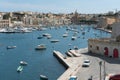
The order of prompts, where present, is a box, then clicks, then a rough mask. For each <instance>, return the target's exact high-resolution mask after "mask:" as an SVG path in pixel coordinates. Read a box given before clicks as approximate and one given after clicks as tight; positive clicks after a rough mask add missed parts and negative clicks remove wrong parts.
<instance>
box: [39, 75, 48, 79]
mask: <svg viewBox="0 0 120 80" xmlns="http://www.w3.org/2000/svg"><path fill="white" fill-rule="evenodd" d="M40 80H48V77H47V76H45V75H40Z"/></svg>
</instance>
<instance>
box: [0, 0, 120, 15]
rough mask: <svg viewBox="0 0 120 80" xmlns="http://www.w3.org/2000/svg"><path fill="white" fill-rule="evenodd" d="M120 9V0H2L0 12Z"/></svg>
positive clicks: (89, 11) (96, 11)
mask: <svg viewBox="0 0 120 80" xmlns="http://www.w3.org/2000/svg"><path fill="white" fill-rule="evenodd" d="M115 9H118V10H120V0H0V12H10V11H34V12H45V13H48V12H52V13H71V12H74V11H75V10H77V11H78V12H79V13H106V12H108V11H115Z"/></svg>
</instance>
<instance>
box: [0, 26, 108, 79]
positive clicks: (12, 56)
mask: <svg viewBox="0 0 120 80" xmlns="http://www.w3.org/2000/svg"><path fill="white" fill-rule="evenodd" d="M70 27H72V29H71V30H67V29H68V28H67V27H66V26H63V27H60V28H48V29H47V30H43V31H33V32H31V33H11V34H8V33H7V34H6V33H0V80H8V79H9V80H40V76H39V75H41V74H42V75H46V76H47V77H48V78H49V80H56V79H57V78H58V77H59V76H60V75H61V74H62V73H63V72H64V71H65V70H66V69H65V68H64V67H63V65H62V64H60V63H59V62H58V61H57V59H56V58H55V57H54V56H53V50H58V51H60V52H62V53H63V54H64V55H65V52H66V51H67V50H69V49H73V48H74V46H77V47H78V48H85V47H87V40H88V39H89V38H100V37H110V34H109V33H107V32H104V31H100V30H95V29H93V28H92V26H87V25H84V26H80V25H75V26H70ZM81 27H82V28H81ZM81 29H82V30H81ZM76 30H77V31H76ZM83 31H84V32H85V34H82V32H83ZM65 32H67V33H68V36H67V37H63V36H62V35H63V34H64V33H65ZM43 33H49V34H51V36H52V38H51V39H58V40H59V42H56V43H51V42H50V40H51V39H47V38H46V37H44V38H42V39H37V37H39V36H42V34H43ZM73 35H75V36H76V37H77V39H76V40H71V37H72V36H73ZM39 44H45V45H46V47H47V48H46V50H40V51H36V50H35V47H36V46H37V45H39ZM7 46H16V48H14V49H6V47H7ZM20 61H26V62H27V63H28V65H27V66H24V68H23V71H22V72H20V73H18V72H17V67H18V66H19V65H20V63H19V62H20Z"/></svg>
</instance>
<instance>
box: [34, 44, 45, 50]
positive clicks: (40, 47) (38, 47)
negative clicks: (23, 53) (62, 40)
mask: <svg viewBox="0 0 120 80" xmlns="http://www.w3.org/2000/svg"><path fill="white" fill-rule="evenodd" d="M45 49H46V46H45V44H40V45H38V46H37V47H36V48H35V50H45Z"/></svg>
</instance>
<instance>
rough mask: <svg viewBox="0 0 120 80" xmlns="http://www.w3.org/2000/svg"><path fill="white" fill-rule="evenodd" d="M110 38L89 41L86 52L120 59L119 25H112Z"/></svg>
mask: <svg viewBox="0 0 120 80" xmlns="http://www.w3.org/2000/svg"><path fill="white" fill-rule="evenodd" d="M112 27H113V29H112V34H111V37H110V38H101V39H89V40H88V51H89V52H91V53H94V54H100V55H104V56H108V57H113V58H120V23H114V24H113V25H112Z"/></svg>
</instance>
